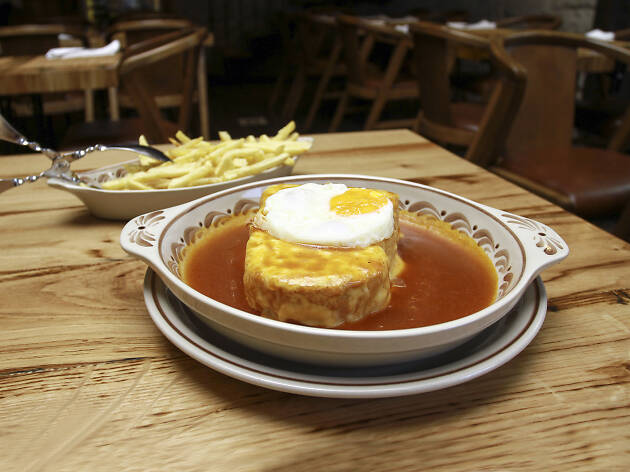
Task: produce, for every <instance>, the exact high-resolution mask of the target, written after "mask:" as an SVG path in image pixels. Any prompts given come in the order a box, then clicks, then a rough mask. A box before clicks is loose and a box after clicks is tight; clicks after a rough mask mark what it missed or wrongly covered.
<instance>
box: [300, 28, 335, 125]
mask: <svg viewBox="0 0 630 472" xmlns="http://www.w3.org/2000/svg"><path fill="white" fill-rule="evenodd" d="M341 47H342V45H341V41H339V40H337V41H335V45H334V47H333V50H332V51H331V53H330V57H329V58H328V63H327V64H326V69H325V70H324V73H323V74H322V77H321V79H320V80H319V83H318V84H317V90H316V91H315V97H314V98H313V103H311V107H310V108H309V110H308V115H307V116H306V122H305V123H304V131H308V130H310V129H311V126H312V125H313V120H314V119H315V115H316V114H317V111H318V110H319V106H320V105H321V103H322V98H323V97H324V93H325V92H326V89H327V88H328V83H329V82H330V79H331V78H332V75H333V70H334V68H335V65H336V64H337V61H338V59H339V55H340V54H341Z"/></svg>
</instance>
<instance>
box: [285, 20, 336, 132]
mask: <svg viewBox="0 0 630 472" xmlns="http://www.w3.org/2000/svg"><path fill="white" fill-rule="evenodd" d="M296 36H297V38H296V40H297V41H296V43H297V48H296V49H297V50H296V58H297V61H296V66H297V67H296V69H297V70H296V74H295V77H294V79H293V83H292V84H291V88H290V89H289V93H288V95H287V100H286V102H285V105H284V107H283V110H282V122H283V123H284V122H287V121H289V120H291V119H294V117H295V112H296V109H297V107H298V105H299V102H300V99H301V98H302V96H303V94H304V86H305V83H306V81H307V80H308V78H309V77H313V78H314V79H315V81H316V83H317V85H316V87H315V91H314V93H313V96H312V100H311V103H310V106H309V108H308V112H307V115H306V118H305V121H304V124H303V126H302V128H303V129H304V131H308V130H309V129H310V128H311V126H312V125H313V121H314V120H315V117H316V115H317V112H318V111H319V108H320V105H321V103H322V101H323V100H330V99H337V100H338V99H339V98H340V97H341V95H342V94H343V90H341V89H339V87H338V88H337V89H332V88H330V86H331V80H332V79H333V78H341V77H345V76H346V67H345V64H344V63H343V61H342V60H341V54H342V49H343V44H342V41H341V38H340V36H339V35H338V34H337V26H336V24H335V16H333V15H324V14H316V13H312V12H302V13H300V14H298V15H296Z"/></svg>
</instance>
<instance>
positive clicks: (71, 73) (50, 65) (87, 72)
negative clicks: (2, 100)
mask: <svg viewBox="0 0 630 472" xmlns="http://www.w3.org/2000/svg"><path fill="white" fill-rule="evenodd" d="M120 58H121V55H120V54H115V55H113V56H100V57H90V58H77V59H55V60H52V59H46V57H45V56H43V55H42V56H4V57H2V56H0V94H2V95H27V94H28V95H32V94H40V93H55V92H72V91H77V90H82V91H84V92H85V120H86V121H93V120H94V90H99V89H106V90H107V91H108V94H109V99H110V110H109V112H110V118H112V119H118V116H119V112H118V95H117V90H118V63H119V62H120Z"/></svg>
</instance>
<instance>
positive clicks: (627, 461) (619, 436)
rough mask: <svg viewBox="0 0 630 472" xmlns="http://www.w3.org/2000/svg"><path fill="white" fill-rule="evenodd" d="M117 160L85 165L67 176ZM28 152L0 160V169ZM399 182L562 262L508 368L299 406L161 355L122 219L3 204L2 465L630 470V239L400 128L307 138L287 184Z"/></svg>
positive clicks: (29, 200)
mask: <svg viewBox="0 0 630 472" xmlns="http://www.w3.org/2000/svg"><path fill="white" fill-rule="evenodd" d="M126 159H128V155H125V154H124V153H119V154H117V153H108V154H106V153H99V154H94V155H90V156H89V157H88V158H86V159H85V161H84V162H78V163H76V167H77V169H87V168H93V167H100V166H102V165H104V164H106V163H109V162H112V161H116V160H118V161H122V160H126ZM47 165H48V161H47V159H45V158H44V157H42V156H39V155H34V154H30V155H19V156H0V176H1V177H14V176H20V175H25V174H29V173H35V172H39V171H41V170H43V169H44V168H45V166H47ZM321 172H351V173H364V174H372V175H380V176H387V177H396V178H403V179H411V180H414V181H416V182H422V183H425V184H429V185H433V186H436V187H439V188H442V189H445V190H448V191H451V192H455V193H458V194H460V195H463V196H465V197H468V198H471V199H473V200H476V201H479V202H481V203H484V204H487V205H491V206H494V207H497V208H501V209H503V210H507V211H510V212H514V213H517V214H520V215H523V216H526V217H531V218H534V219H536V220H539V221H541V222H543V223H545V224H547V225H549V226H551V227H553V228H554V229H555V230H557V231H558V233H559V234H560V235H561V236H562V237H563V238H564V239H565V240H566V242H567V243H568V244H569V247H570V249H571V254H570V256H569V257H568V258H567V259H566V260H564V261H563V262H562V263H560V264H558V265H556V266H554V267H553V268H551V269H549V270H547V271H545V272H544V273H543V275H542V278H543V280H544V282H545V285H546V288H547V291H548V296H549V311H548V315H547V319H546V321H545V323H544V326H543V328H542V330H541V331H540V333H539V334H538V336H537V337H536V338H535V339H534V341H533V342H532V343H531V344H530V345H529V346H528V347H527V348H526V349H525V350H524V351H523V352H522V353H521V354H520V355H518V356H517V357H516V358H515V359H513V360H512V361H510V362H509V363H507V364H506V365H504V366H502V367H500V368H498V369H496V370H494V371H492V372H490V373H488V374H486V375H483V376H481V377H480V378H477V379H475V380H472V381H470V382H467V383H464V384H462V385H459V386H456V387H451V388H448V389H445V390H442V391H437V392H432V393H426V394H420V395H414V396H409V397H399V398H388V399H375V400H342V399H325V398H310V397H303V396H298V395H291V394H285V393H280V392H276V391H272V390H267V389H264V388H261V387H255V386H252V385H249V384H246V383H243V382H241V381H238V380H234V379H232V378H230V377H227V376H225V375H222V374H220V373H217V372H215V371H213V370H211V369H209V368H207V367H204V366H203V365H201V364H199V363H198V362H196V361H194V360H192V359H190V358H189V357H187V356H186V355H185V354H184V353H182V352H181V351H179V350H178V349H177V348H175V347H174V346H173V345H172V344H170V343H169V342H168V341H167V340H166V339H165V338H164V337H163V336H162V334H161V333H160V332H159V331H158V330H157V328H156V327H155V326H154V325H153V323H152V321H151V319H150V318H149V316H148V314H147V310H146V308H145V305H144V301H143V297H142V283H143V277H144V273H145V270H146V266H145V265H144V264H143V263H142V262H139V261H137V260H134V259H132V258H131V257H130V256H128V255H126V254H125V253H124V252H123V251H122V249H121V248H120V246H119V244H118V237H119V233H120V230H121V228H122V225H123V223H122V222H112V221H104V220H98V219H95V218H93V217H91V216H90V215H89V214H88V212H87V211H86V209H85V207H84V206H83V205H82V204H81V202H80V201H79V200H78V199H76V198H75V197H74V196H72V195H70V194H68V193H65V192H63V191H60V190H56V189H52V188H49V187H47V185H46V184H45V182H38V183H35V184H30V185H24V186H23V187H21V188H16V189H12V190H9V191H7V192H5V193H3V194H1V195H0V243H1V247H2V251H1V252H0V287H1V290H0V440H1V443H0V444H1V447H0V470H3V471H83V470H86V471H87V470H89V471H101V470H102V471H110V470H134V471H135V470H137V471H148V470H151V471H153V470H169V471H172V470H182V471H230V472H232V471H301V470H309V471H311V470H315V471H402V470H436V471H460V470H461V471H477V470H483V471H497V472H498V471H520V470H545V471H550V470H551V471H553V470H558V471H565V470H572V471H593V470H598V471H599V470H606V471H607V470H628V469H629V468H630V407H629V404H630V388H629V383H630V341H629V340H630V245H628V244H626V243H624V242H623V241H621V240H619V239H616V238H614V237H613V236H611V235H609V234H607V233H605V232H603V231H602V230H600V229H598V228H596V227H594V226H592V225H590V224H588V223H586V222H584V221H583V220H581V219H579V218H578V217H576V216H573V215H571V214H569V213H567V212H565V211H563V210H562V209H560V208H558V207H556V206H554V205H552V204H550V203H548V202H546V201H544V200H542V199H541V198H538V197H536V196H534V195H532V194H530V193H528V192H526V191H524V190H522V189H520V188H518V187H516V186H514V185H512V184H510V183H508V182H506V181H503V180H501V179H499V178H498V177H496V176H494V175H492V174H490V173H488V172H486V171H484V170H483V169H480V168H478V167H476V166H474V165H472V164H470V163H468V162H465V161H463V160H461V159H459V158H457V157H456V156H454V155H452V154H450V153H448V152H446V151H445V150H443V149H442V148H440V147H438V146H436V145H434V144H432V143H430V142H428V141H426V140H425V139H423V138H421V137H419V136H417V135H415V134H413V133H411V132H409V131H402V130H395V131H375V132H360V133H340V134H330V135H318V136H315V145H314V147H313V149H312V151H311V152H310V153H309V154H308V155H307V156H305V157H304V158H303V159H301V160H300V161H299V163H298V165H297V166H296V169H295V173H321Z"/></svg>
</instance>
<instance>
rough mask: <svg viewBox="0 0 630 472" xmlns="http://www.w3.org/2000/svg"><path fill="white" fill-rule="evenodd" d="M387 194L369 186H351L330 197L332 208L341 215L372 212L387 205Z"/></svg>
mask: <svg viewBox="0 0 630 472" xmlns="http://www.w3.org/2000/svg"><path fill="white" fill-rule="evenodd" d="M388 200H389V199H388V197H387V194H385V193H384V192H379V191H378V190H371V189H367V188H350V189H348V190H346V191H345V192H344V193H342V194H340V195H337V196H335V197H332V198H331V199H330V210H331V211H333V212H334V213H336V214H337V215H340V216H353V215H362V214H365V213H372V212H373V211H376V210H378V209H379V208H381V207H383V206H385V205H387V202H388Z"/></svg>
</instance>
